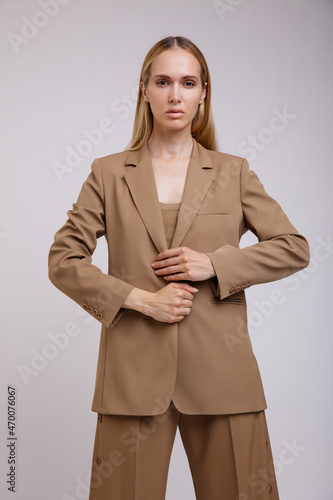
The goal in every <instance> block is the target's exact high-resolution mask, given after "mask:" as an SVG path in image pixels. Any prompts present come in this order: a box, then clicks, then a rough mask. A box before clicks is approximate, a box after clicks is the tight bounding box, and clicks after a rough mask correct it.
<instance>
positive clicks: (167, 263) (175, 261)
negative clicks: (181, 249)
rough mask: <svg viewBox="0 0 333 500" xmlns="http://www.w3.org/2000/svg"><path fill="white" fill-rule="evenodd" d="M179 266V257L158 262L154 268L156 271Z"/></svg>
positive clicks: (154, 264) (154, 263) (153, 265)
mask: <svg viewBox="0 0 333 500" xmlns="http://www.w3.org/2000/svg"><path fill="white" fill-rule="evenodd" d="M176 264H179V257H172V258H171V257H170V258H168V259H163V260H159V261H158V262H153V263H152V267H153V268H154V269H160V268H162V267H165V266H174V265H176Z"/></svg>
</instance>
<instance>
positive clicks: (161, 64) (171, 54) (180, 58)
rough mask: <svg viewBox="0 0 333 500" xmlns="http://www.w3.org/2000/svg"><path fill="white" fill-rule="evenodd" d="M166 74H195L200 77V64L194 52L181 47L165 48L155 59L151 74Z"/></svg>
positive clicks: (174, 75)
mask: <svg viewBox="0 0 333 500" xmlns="http://www.w3.org/2000/svg"><path fill="white" fill-rule="evenodd" d="M154 74H165V75H169V76H171V77H174V78H176V77H181V76H182V75H195V76H197V77H198V78H199V77H200V64H199V61H198V60H197V59H196V58H195V57H194V55H193V54H191V53H190V52H188V51H187V50H184V49H181V48H179V47H176V48H172V49H167V50H164V51H163V52H162V53H161V54H159V55H158V56H157V57H156V59H155V60H154V61H153V63H152V66H151V76H154Z"/></svg>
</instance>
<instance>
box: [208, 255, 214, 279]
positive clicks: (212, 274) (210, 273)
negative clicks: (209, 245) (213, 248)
mask: <svg viewBox="0 0 333 500" xmlns="http://www.w3.org/2000/svg"><path fill="white" fill-rule="evenodd" d="M205 255H207V257H208V259H209V270H208V273H209V276H208V279H209V278H213V277H214V276H216V271H215V268H214V265H213V262H212V259H211V258H210V257H209V255H208V254H207V253H206V254H205Z"/></svg>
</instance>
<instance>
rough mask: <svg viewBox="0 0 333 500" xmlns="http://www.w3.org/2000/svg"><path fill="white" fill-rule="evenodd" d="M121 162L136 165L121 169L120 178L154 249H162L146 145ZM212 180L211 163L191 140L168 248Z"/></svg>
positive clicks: (181, 235)
mask: <svg viewBox="0 0 333 500" xmlns="http://www.w3.org/2000/svg"><path fill="white" fill-rule="evenodd" d="M125 165H127V166H129V165H132V166H135V167H136V168H132V169H131V170H129V171H128V172H125V176H124V177H125V180H126V182H127V184H128V187H129V189H130V192H131V194H132V197H133V200H134V203H135V205H136V207H137V209H138V211H139V213H140V215H141V217H142V220H143V222H144V224H145V226H146V228H147V231H148V232H149V234H150V236H151V238H152V240H153V241H154V243H155V245H156V247H157V249H158V251H159V252H162V251H163V250H166V249H167V248H168V247H167V242H166V237H165V230H164V224H163V217H162V212H161V208H160V204H159V199H158V193H157V188H156V182H155V175H154V170H153V165H152V161H151V158H150V155H149V151H148V147H147V145H146V144H145V145H144V146H143V147H142V148H141V149H139V150H137V151H131V152H130V153H129V155H128V157H127V158H126V161H125ZM213 180H214V175H213V163H212V161H211V159H210V156H209V154H208V151H207V150H206V149H205V148H204V147H202V146H201V144H199V143H198V142H197V141H196V140H195V139H193V150H192V155H191V158H190V162H189V166H188V170H187V174H186V180H185V186H184V192H183V198H182V202H181V205H180V209H179V213H178V221H177V224H176V228H175V233H174V236H173V239H172V241H171V245H170V248H176V247H178V246H180V245H181V243H182V241H183V239H184V238H185V236H186V233H187V232H188V230H189V229H190V227H191V224H192V222H193V220H194V218H195V216H196V214H197V212H198V210H199V209H200V206H201V205H202V203H203V200H204V198H205V195H206V193H207V191H208V189H209V188H210V185H211V183H212V181H213Z"/></svg>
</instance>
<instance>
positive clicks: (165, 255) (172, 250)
mask: <svg viewBox="0 0 333 500" xmlns="http://www.w3.org/2000/svg"><path fill="white" fill-rule="evenodd" d="M180 252H181V249H180V247H178V248H168V249H167V250H163V252H161V253H159V254H158V256H157V257H156V260H163V259H168V258H169V257H174V256H176V255H179V254H180Z"/></svg>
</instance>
